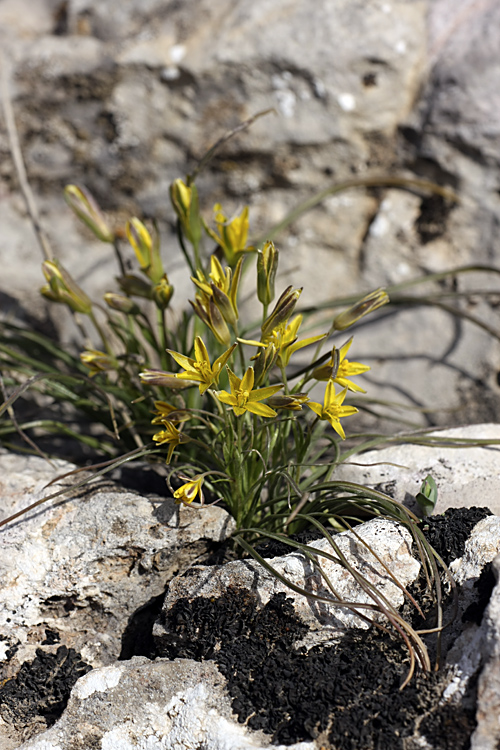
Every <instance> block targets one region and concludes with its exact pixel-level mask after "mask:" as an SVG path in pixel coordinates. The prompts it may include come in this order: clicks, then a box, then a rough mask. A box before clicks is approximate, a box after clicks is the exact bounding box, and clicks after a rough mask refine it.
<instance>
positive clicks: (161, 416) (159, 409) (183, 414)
mask: <svg viewBox="0 0 500 750" xmlns="http://www.w3.org/2000/svg"><path fill="white" fill-rule="evenodd" d="M153 414H156V416H155V417H154V419H152V420H151V424H165V422H174V423H176V422H185V421H186V420H187V419H189V418H190V414H189V411H188V410H187V409H178V408H177V406H172V404H169V403H168V402H167V401H155V411H154V412H153Z"/></svg>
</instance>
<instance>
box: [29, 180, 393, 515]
mask: <svg viewBox="0 0 500 750" xmlns="http://www.w3.org/2000/svg"><path fill="white" fill-rule="evenodd" d="M65 194H66V199H67V201H68V203H69V205H70V206H71V207H72V208H73V210H74V211H75V213H76V214H77V215H78V216H79V218H81V219H82V220H83V221H84V222H85V223H86V224H87V226H88V227H90V229H92V230H93V231H94V234H95V235H96V236H97V237H98V238H99V239H100V240H102V241H103V242H107V243H112V244H113V245H114V248H115V252H116V255H117V258H118V262H119V265H120V270H121V274H120V276H119V277H118V279H117V280H118V285H119V291H109V292H107V293H106V295H105V296H104V301H105V303H106V306H107V309H108V311H109V312H108V317H107V320H106V321H105V322H104V323H103V322H102V321H99V320H98V317H99V316H98V315H97V314H96V310H95V309H94V306H93V303H92V302H91V300H90V299H89V298H88V297H87V295H86V294H85V293H84V292H83V291H82V290H81V289H80V287H79V286H78V285H77V284H76V282H75V281H74V280H73V279H72V277H71V276H70V274H69V273H68V272H67V271H66V270H65V269H64V268H62V266H61V265H60V264H59V263H58V262H57V261H46V262H45V263H44V268H43V270H44V274H45V276H46V279H47V282H48V283H47V285H46V286H45V287H44V288H43V289H42V292H43V294H44V295H45V296H47V297H48V298H49V299H51V300H53V301H55V302H61V303H65V304H66V305H68V306H69V307H70V308H71V310H72V311H73V312H75V313H80V314H82V313H83V314H86V315H88V316H89V318H90V319H91V321H92V322H93V323H94V325H95V326H96V329H97V331H98V333H99V335H100V337H101V340H102V344H103V346H102V349H98V348H96V349H94V348H88V349H86V350H85V351H84V352H82V354H81V361H82V363H83V365H84V366H85V367H86V368H87V369H88V370H89V374H90V375H91V376H95V377H96V378H99V377H100V378H104V379H105V380H106V381H107V382H108V383H110V384H111V385H113V387H114V388H115V392H116V391H117V389H118V390H119V389H122V390H123V388H124V387H125V386H127V387H133V388H135V389H136V393H137V397H136V398H135V399H132V400H131V404H142V403H143V402H144V401H145V400H147V399H148V398H151V400H152V402H153V405H154V411H153V418H152V420H151V425H152V430H151V433H150V434H151V438H152V442H153V445H154V446H155V447H154V449H153V450H156V451H157V450H159V449H162V448H163V447H165V448H166V462H167V464H171V465H172V467H173V473H175V474H176V475H177V477H178V478H180V479H181V480H183V481H184V484H182V485H181V486H180V487H177V488H176V489H173V490H172V491H173V495H174V498H175V499H176V501H178V502H182V503H184V504H190V503H192V502H193V501H194V500H195V499H196V498H199V500H200V502H202V503H203V501H204V496H203V491H202V487H203V485H204V484H205V483H206V484H207V485H208V488H209V491H210V494H211V495H213V496H215V498H216V500H215V501H217V500H218V499H220V498H222V499H223V500H224V501H225V502H226V504H227V506H228V507H229V509H230V510H231V512H232V513H233V515H234V517H235V518H236V521H237V523H238V525H239V526H241V525H244V524H247V523H249V522H252V523H264V520H266V522H267V519H269V518H270V517H272V516H273V514H274V515H276V511H277V510H279V509H280V508H283V507H284V506H283V503H284V502H285V501H286V504H287V505H288V507H290V493H291V491H292V490H293V492H295V494H296V495H299V496H300V495H301V492H302V490H301V487H302V486H306V485H307V486H309V484H310V482H309V480H308V479H307V477H308V475H309V474H310V466H311V463H312V464H314V462H319V463H318V466H317V468H316V469H315V471H316V473H317V474H318V476H320V475H321V472H322V471H323V469H322V468H321V467H322V466H328V465H329V464H328V454H327V453H325V450H327V448H328V445H329V444H331V443H328V442H327V448H326V449H325V448H323V447H321V448H320V449H319V448H318V446H319V445H323V443H321V441H322V436H323V434H324V427H325V425H326V426H328V425H330V426H331V427H332V428H333V431H334V433H335V435H336V436H337V438H338V437H339V438H341V439H342V440H343V439H345V437H346V436H345V431H344V427H343V424H342V420H344V419H345V418H346V417H349V416H351V415H353V414H355V413H356V412H357V411H358V409H357V407H356V406H355V405H354V404H349V403H345V401H346V399H347V397H348V394H349V393H354V394H359V393H364V390H363V388H362V387H361V386H360V385H358V384H357V383H356V382H354V381H353V380H352V378H353V377H356V376H358V375H362V374H363V373H365V372H366V371H367V370H369V367H368V365H365V364H361V363H359V362H353V361H350V360H349V359H347V354H348V351H349V349H350V347H351V345H352V341H353V339H352V337H351V338H350V339H349V340H348V341H346V342H344V343H341V344H340V346H339V345H338V344H337V343H336V342H335V343H334V344H333V345H332V346H331V348H330V353H329V354H326V355H323V354H322V348H323V346H324V345H325V344H326V343H327V341H328V340H329V339H330V338H331V337H333V336H335V335H336V334H337V333H338V332H339V331H343V330H345V329H346V328H348V327H349V326H351V325H352V324H353V323H354V322H356V321H357V320H359V319H360V318H361V317H363V316H364V315H366V314H367V313H368V312H371V311H372V310H374V309H376V308H377V307H379V306H380V305H382V304H384V303H385V302H386V301H387V295H386V294H385V292H383V290H377V291H376V292H373V293H371V294H369V295H367V296H366V297H364V298H363V299H362V300H360V301H359V302H358V303H357V304H355V305H354V306H353V307H351V308H349V309H348V310H345V311H344V312H342V313H340V314H339V315H337V317H336V318H334V319H333V320H332V324H331V326H330V328H329V330H328V331H325V332H319V333H314V332H313V333H312V334H311V335H305V336H303V335H301V333H300V331H301V327H302V326H303V325H304V323H305V316H304V314H303V313H300V312H298V313H296V312H295V309H296V306H297V304H298V302H299V300H300V296H301V293H302V289H301V288H294V287H293V286H288V287H287V288H286V289H284V290H283V291H282V293H281V294H280V296H279V297H278V299H277V300H276V302H275V303H274V306H273V307H272V308H271V305H272V303H273V302H274V299H275V293H276V279H277V272H278V261H279V253H278V250H277V249H276V247H275V246H274V244H273V242H271V241H268V242H265V243H264V244H263V245H262V247H253V246H252V245H250V244H249V241H248V236H249V211H248V207H245V208H244V209H243V210H242V211H241V213H239V214H238V215H235V216H233V218H228V216H227V215H226V213H225V212H224V211H223V209H222V206H221V205H220V204H216V206H215V208H214V219H215V228H212V227H211V226H210V224H209V222H207V221H205V220H204V219H203V218H202V216H201V213H200V209H199V204H198V193H197V190H196V186H195V184H194V182H193V181H192V180H187V181H183V180H180V179H178V180H175V182H174V183H173V184H172V186H171V188H170V197H171V201H172V207H173V210H174V212H175V214H176V216H177V225H178V227H177V228H178V235H179V239H180V243H181V249H182V250H183V252H184V255H185V258H186V261H187V263H188V265H189V268H190V270H191V281H192V283H193V291H194V299H192V300H189V303H190V305H191V312H189V308H188V309H187V310H186V309H184V312H183V313H182V318H181V320H180V322H179V313H178V312H176V313H175V314H174V313H173V312H171V305H172V299H173V295H174V289H173V287H172V285H171V284H170V282H169V279H168V275H167V273H166V271H165V268H164V265H163V260H162V253H161V249H160V239H159V233H158V232H157V230H156V227H155V226H153V227H148V226H146V224H145V223H144V222H143V221H141V220H140V219H139V218H137V217H134V218H131V219H130V220H129V221H128V222H127V224H126V227H125V228H124V229H119V230H117V231H116V232H114V231H113V230H112V229H111V228H110V227H109V226H108V223H107V221H106V218H105V216H104V214H103V212H101V210H100V209H99V207H98V206H97V203H96V201H95V200H94V199H93V198H92V196H91V195H90V194H89V193H88V192H87V191H86V190H83V189H81V188H78V187H76V186H68V187H67V188H66V191H65ZM204 236H205V237H206V238H208V239H209V240H212V241H214V242H215V243H216V245H217V250H216V252H214V253H213V254H211V255H209V256H208V257H207V256H206V255H204V253H203V237H204ZM125 238H127V240H128V243H129V248H130V249H131V251H132V252H133V256H132V257H134V256H135V262H136V264H137V268H138V271H139V273H138V274H137V273H130V272H129V270H128V269H129V268H130V260H126V261H125V260H124V258H123V253H124V252H125V251H126V248H124V247H123V240H124V239H125ZM251 256H254V257H256V261H257V263H256V265H257V268H256V285H255V286H256V305H254V307H253V308H252V314H253V316H254V317H255V316H256V315H258V310H259V306H260V321H259V322H258V323H257V324H254V325H248V324H245V325H243V326H242V325H241V320H240V318H241V314H240V312H241V311H240V309H239V306H240V301H239V290H240V286H241V280H242V277H243V274H244V273H246V272H247V271H248V270H249V259H250V258H251ZM144 303H145V304H150V305H152V306H153V308H156V311H157V320H156V323H155V322H154V321H152V320H151V318H150V316H149V315H148V314H147V312H146V311H145V310H144ZM101 309H102V308H101ZM247 317H248V316H247ZM117 341H118V345H119V347H120V346H121V351H117V348H116V342H117ZM313 347H314V351H313V353H312V355H311V356H309V357H308V358H307V359H306V360H304V353H305V350H306V349H311V350H312V348H313ZM252 351H253V353H252ZM249 352H250V354H248V353H249ZM299 353H300V354H299ZM304 361H305V362H306V364H305V365H304ZM323 382H326V387H325V388H324V394H323V401H322V403H321V402H318V401H316V400H313V399H312V398H311V395H312V394H311V389H312V388H314V389H315V391H317V390H318V388H320V387H321V384H322V383H323ZM138 437H139V440H142V436H141V435H139V436H138ZM323 455H324V456H325V458H326V461H323V463H321V462H320V458H321V456H323ZM328 471H329V469H328ZM324 473H325V476H326V469H325V472H324ZM308 491H309V492H310V491H311V490H310V489H309V490H308ZM274 497H277V498H278V499H277V500H274V499H272V498H274ZM265 498H267V500H266V501H264V499H265Z"/></svg>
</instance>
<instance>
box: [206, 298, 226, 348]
mask: <svg viewBox="0 0 500 750" xmlns="http://www.w3.org/2000/svg"><path fill="white" fill-rule="evenodd" d="M208 317H209V320H210V329H211V331H212V333H213V334H214V336H215V338H216V339H217V341H218V342H219V343H220V344H224V346H226V347H228V346H230V345H231V334H230V333H229V328H228V327H227V323H226V321H225V320H224V317H223V315H222V313H221V311H220V310H219V308H218V307H217V305H216V304H215V302H214V300H213V298H212V297H211V298H210V301H209V303H208Z"/></svg>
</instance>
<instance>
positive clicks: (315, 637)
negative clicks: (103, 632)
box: [153, 519, 420, 646]
mask: <svg viewBox="0 0 500 750" xmlns="http://www.w3.org/2000/svg"><path fill="white" fill-rule="evenodd" d="M411 541H412V538H411V534H410V533H409V531H407V530H406V529H405V528H404V527H402V526H401V525H399V524H397V523H396V522H393V521H388V520H382V519H375V520H373V521H369V522H368V523H365V524H363V525H362V526H360V527H359V528H358V529H356V535H355V534H354V533H353V532H344V533H342V534H339V535H336V536H335V543H336V544H337V545H338V550H339V551H340V552H338V553H337V551H336V550H335V549H332V547H331V546H330V544H329V542H328V541H327V540H323V539H321V540H318V541H314V542H311V543H310V544H309V546H310V547H312V548H313V549H315V550H316V549H317V550H318V551H319V552H326V553H327V554H330V555H333V556H334V557H338V555H339V554H342V555H343V556H344V557H345V559H346V561H347V563H348V564H349V565H350V566H352V568H353V569H354V570H355V571H357V572H358V573H360V574H361V575H363V576H365V577H366V579H367V580H368V581H369V582H370V584H372V585H374V586H376V588H377V590H378V591H380V593H381V595H383V596H384V597H386V599H387V600H388V601H389V602H390V603H391V604H392V605H393V606H395V607H398V606H400V605H402V604H403V593H402V591H401V589H400V588H399V587H398V586H397V585H396V584H395V583H394V581H393V579H392V578H391V574H392V575H394V576H396V577H397V579H398V580H399V582H400V583H401V584H402V585H403V586H406V585H408V584H409V583H410V582H411V581H413V580H415V578H416V577H417V575H418V573H419V570H420V564H419V563H418V562H417V560H415V559H414V558H413V557H412V556H411V554H410V550H411ZM369 547H370V548H371V549H374V550H376V552H377V555H378V557H379V558H380V559H379V560H377V559H376V558H375V557H374V555H373V554H372V552H371V550H370V549H369ZM318 562H319V565H320V566H321V569H322V570H323V572H324V574H325V575H326V576H327V577H328V579H329V581H330V583H331V585H332V587H333V589H334V590H335V591H336V593H337V595H338V597H339V599H341V600H344V601H347V602H351V603H353V608H352V609H349V608H344V607H340V606H338V604H336V603H334V596H333V595H332V594H331V592H330V590H329V588H328V587H327V585H326V583H325V580H324V579H322V577H321V575H320V574H319V572H318V569H317V568H315V567H314V566H313V565H312V563H311V562H309V561H308V560H306V558H305V557H304V555H303V554H302V553H300V552H292V553H290V554H288V555H284V556H283V557H275V558H273V559H271V560H268V563H269V564H270V565H272V567H273V568H274V570H275V571H277V573H278V574H280V575H281V576H284V577H285V578H286V579H288V580H289V581H291V583H292V584H293V585H295V586H299V587H300V588H302V589H305V590H306V591H308V592H311V593H312V594H317V595H319V596H322V597H326V599H329V600H330V601H326V602H325V601H321V602H318V601H313V600H311V599H309V600H308V599H306V598H305V597H304V596H303V595H302V594H299V593H296V592H295V591H293V590H290V588H289V587H288V586H286V585H285V584H283V583H282V582H281V581H280V580H278V579H277V578H276V577H275V575H273V574H272V573H270V572H269V571H268V570H265V569H264V568H263V567H262V566H261V565H260V564H259V563H257V562H254V561H252V560H244V561H234V562H229V563H226V564H225V565H221V566H211V567H206V566H198V567H193V568H191V570H190V571H189V576H186V577H183V576H182V575H179V576H177V577H176V578H174V579H173V580H172V582H171V584H170V586H169V590H168V594H167V596H166V598H165V603H164V606H163V609H164V612H168V611H169V610H170V609H171V608H172V607H173V606H174V605H175V603H176V602H177V601H178V600H179V599H181V598H184V597H187V598H188V599H190V598H194V597H199V596H201V597H208V598H212V597H219V596H221V595H222V594H223V593H224V592H225V591H226V590H227V589H228V587H229V586H231V587H234V588H237V589H240V588H241V589H248V590H251V591H255V592H256V594H257V599H258V601H259V605H261V606H264V605H265V604H266V603H267V602H268V601H269V599H270V598H271V597H272V596H273V595H274V594H277V593H280V592H284V593H286V595H287V597H288V598H290V599H291V600H292V601H293V606H294V609H295V613H296V615H298V617H299V618H300V619H301V620H302V621H303V622H304V623H305V624H306V625H307V626H308V628H309V633H308V634H307V635H306V637H305V640H304V645H308V646H311V645H314V644H316V643H319V642H322V643H324V642H327V641H330V640H331V639H332V638H333V639H334V638H335V637H336V636H338V635H339V633H342V632H343V631H344V630H345V628H346V627H360V628H366V627H368V625H367V623H366V621H364V620H362V619H360V618H359V617H358V616H357V614H356V606H355V605H356V604H359V605H362V606H361V607H360V608H359V610H358V611H359V612H360V613H361V614H364V615H368V616H369V617H373V618H374V619H375V620H379V619H380V615H379V613H373V612H371V611H370V610H369V609H368V610H367V609H366V607H367V605H368V606H369V605H372V604H373V602H374V600H373V599H372V598H371V597H370V595H369V594H368V593H367V592H366V591H364V590H362V588H361V587H360V585H359V584H358V583H357V582H356V581H355V579H354V578H353V576H352V575H351V573H350V572H349V571H348V570H347V569H346V567H344V566H342V565H340V564H339V563H337V562H334V561H332V560H329V559H328V558H326V557H322V556H321V554H320V555H318ZM384 566H386V567H384ZM386 568H387V569H386ZM164 632H165V628H164V625H163V624H162V620H161V618H160V620H158V621H157V622H156V624H155V626H154V629H153V635H154V637H155V639H156V640H157V641H158V642H161V639H162V635H163V634H164Z"/></svg>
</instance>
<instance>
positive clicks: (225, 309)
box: [210, 281, 238, 327]
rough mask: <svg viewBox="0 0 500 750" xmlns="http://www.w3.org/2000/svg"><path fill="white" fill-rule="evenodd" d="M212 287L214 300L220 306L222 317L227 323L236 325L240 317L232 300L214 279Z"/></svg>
mask: <svg viewBox="0 0 500 750" xmlns="http://www.w3.org/2000/svg"><path fill="white" fill-rule="evenodd" d="M210 288H211V290H212V296H213V300H214V302H215V304H216V306H217V307H218V309H219V311H220V313H221V315H222V317H223V318H224V320H225V321H226V323H229V325H231V326H233V327H234V326H235V325H236V323H237V320H238V317H237V315H236V314H235V311H234V309H233V306H232V304H231V300H230V299H229V297H228V296H227V294H226V293H225V292H224V291H222V289H219V287H218V286H216V285H215V284H214V282H213V281H212V282H211V284H210Z"/></svg>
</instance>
